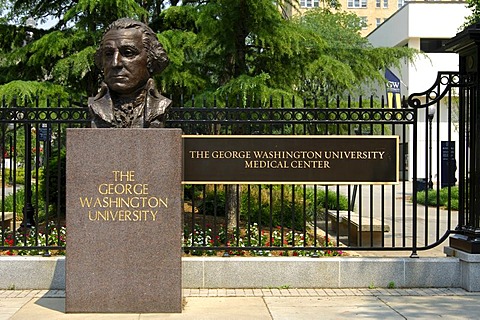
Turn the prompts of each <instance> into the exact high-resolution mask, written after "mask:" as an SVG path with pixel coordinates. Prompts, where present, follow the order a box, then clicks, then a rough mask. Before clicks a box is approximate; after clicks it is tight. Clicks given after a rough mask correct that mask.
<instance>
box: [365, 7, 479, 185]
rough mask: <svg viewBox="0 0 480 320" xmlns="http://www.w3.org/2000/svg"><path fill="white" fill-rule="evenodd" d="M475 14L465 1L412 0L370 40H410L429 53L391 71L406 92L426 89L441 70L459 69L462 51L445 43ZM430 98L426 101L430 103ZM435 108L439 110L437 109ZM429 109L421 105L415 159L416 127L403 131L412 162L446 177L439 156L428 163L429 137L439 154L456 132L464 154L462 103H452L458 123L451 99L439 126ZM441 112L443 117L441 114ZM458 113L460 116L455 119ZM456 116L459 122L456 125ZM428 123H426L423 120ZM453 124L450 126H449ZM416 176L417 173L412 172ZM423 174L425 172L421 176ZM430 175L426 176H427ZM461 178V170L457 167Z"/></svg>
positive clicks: (397, 43)
mask: <svg viewBox="0 0 480 320" xmlns="http://www.w3.org/2000/svg"><path fill="white" fill-rule="evenodd" d="M469 15H471V10H470V9H468V8H467V7H466V5H465V2H423V1H422V2H408V3H407V4H406V5H405V6H403V7H402V8H401V9H400V10H398V11H397V12H396V13H394V14H393V15H392V16H391V17H390V18H388V19H387V20H386V21H385V22H384V23H383V24H382V25H381V26H379V27H378V28H376V29H375V30H374V31H372V32H371V33H370V34H369V35H368V36H367V38H368V40H369V41H370V43H371V44H372V45H373V46H374V47H403V46H408V47H409V48H414V49H418V50H420V51H421V52H422V53H423V55H420V56H418V57H417V59H416V60H415V61H414V62H413V63H404V64H403V65H402V67H401V68H400V69H392V70H391V71H392V72H393V73H394V74H395V75H397V77H398V78H399V79H400V83H401V88H400V89H401V94H402V95H404V96H407V97H408V96H409V95H410V94H413V93H420V92H424V91H426V90H427V89H429V88H430V87H431V86H432V85H433V84H434V83H435V80H436V78H437V75H438V72H441V71H458V70H459V57H458V55H457V54H456V53H448V52H443V47H442V46H443V44H444V43H445V42H446V41H447V40H449V39H451V38H453V37H454V36H455V35H456V34H457V33H458V32H460V29H461V27H462V25H463V24H464V23H465V20H466V17H467V16H469ZM377 93H378V95H379V96H380V95H385V86H380V88H379V89H378V92H377ZM424 102H425V101H422V103H424ZM432 111H433V110H432ZM427 113H428V110H427V109H420V110H419V119H420V120H422V119H423V124H422V123H420V128H419V130H418V136H417V140H418V142H419V148H418V150H417V152H418V157H417V159H413V157H412V156H411V155H412V154H413V150H412V146H411V144H410V146H409V144H408V141H412V139H413V132H412V131H413V130H408V136H407V137H402V138H401V140H402V141H404V147H405V148H407V150H408V154H409V155H410V156H408V159H406V161H408V167H409V168H412V167H413V164H414V162H416V165H417V168H418V170H419V172H430V173H431V174H432V176H433V177H432V178H433V180H434V181H437V180H438V179H440V176H441V174H440V171H441V170H440V169H441V168H437V161H433V164H432V166H433V167H432V168H431V169H430V170H428V169H427V165H428V163H425V159H426V158H427V157H426V154H425V152H426V150H427V149H426V147H423V146H426V145H427V141H426V139H427V137H428V135H430V136H431V137H432V138H433V140H434V141H433V144H432V146H433V150H432V151H433V152H432V153H433V154H434V155H435V154H437V151H438V148H440V147H441V145H442V144H441V142H442V141H443V142H445V141H447V140H448V138H447V132H451V133H452V140H454V141H455V142H456V150H455V152H456V159H458V149H459V148H458V106H455V105H453V106H452V119H453V122H454V123H453V125H452V127H451V128H448V127H447V123H448V122H447V118H446V117H447V115H448V114H449V113H448V109H447V105H446V104H444V103H443V102H442V104H441V105H440V109H439V110H435V114H434V115H433V117H434V121H437V120H439V121H440V124H439V126H438V127H437V126H431V127H429V124H430V123H429V118H428V115H427ZM439 115H440V119H437V118H436V117H438V116H439ZM455 117H456V118H457V119H456V121H455ZM455 122H456V123H457V125H455ZM422 125H423V128H424V129H422V128H421V126H422ZM449 129H450V130H449ZM408 178H409V179H412V176H411V173H409V175H408ZM419 178H420V177H419ZM423 178H426V177H423ZM457 179H458V172H457Z"/></svg>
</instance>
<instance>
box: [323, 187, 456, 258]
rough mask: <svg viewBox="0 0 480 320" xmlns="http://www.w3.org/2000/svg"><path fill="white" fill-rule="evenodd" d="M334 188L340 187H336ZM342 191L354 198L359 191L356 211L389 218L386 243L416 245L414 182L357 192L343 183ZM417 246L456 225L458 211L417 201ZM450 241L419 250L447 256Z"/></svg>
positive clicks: (396, 253)
mask: <svg viewBox="0 0 480 320" xmlns="http://www.w3.org/2000/svg"><path fill="white" fill-rule="evenodd" d="M332 191H336V189H333V190H332ZM339 191H340V193H342V194H344V195H346V196H348V195H350V198H352V197H353V195H354V194H355V195H356V197H355V212H357V213H358V212H360V211H361V213H362V216H363V217H370V216H371V215H372V216H373V217H374V218H375V219H379V220H380V221H381V220H382V217H383V219H384V221H385V225H388V226H389V227H390V231H389V232H386V233H385V246H386V247H402V246H404V245H406V246H412V245H413V242H412V241H413V235H414V223H413V221H414V219H413V216H414V206H413V204H412V203H411V202H410V197H411V196H412V183H411V182H400V184H399V185H395V186H380V185H377V186H361V187H358V188H357V190H356V193H355V192H354V188H353V187H350V189H348V187H346V186H341V187H340V189H339ZM416 209H417V212H416V214H417V219H416V221H417V225H416V234H417V247H423V246H426V245H429V244H432V243H434V242H436V241H437V240H438V239H440V238H441V237H442V236H443V235H444V233H445V231H446V230H448V229H454V228H455V226H456V225H457V221H458V220H457V212H456V211H451V212H448V211H447V210H444V209H437V208H433V207H430V208H427V207H425V206H424V205H421V204H419V205H417V208H416ZM446 245H448V239H447V240H446V241H444V242H443V243H442V244H441V245H439V246H437V247H435V248H433V249H429V250H425V251H424V250H421V251H418V252H417V253H418V255H419V256H421V257H432V256H435V257H444V256H445V254H444V253H443V247H444V246H446ZM411 253H412V251H357V252H355V253H354V254H356V255H361V256H401V257H408V256H410V254H411Z"/></svg>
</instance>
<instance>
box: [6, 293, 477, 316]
mask: <svg viewBox="0 0 480 320" xmlns="http://www.w3.org/2000/svg"><path fill="white" fill-rule="evenodd" d="M183 294H184V297H185V307H184V310H183V312H182V313H181V314H65V313H64V309H65V291H58V290H50V291H48V290H44V291H42V290H0V320H6V319H20V320H27V319H35V320H43V319H45V320H46V319H48V320H53V319H120V320H122V319H132V320H133V319H228V320H234V319H245V320H251V319H274V320H295V319H322V320H323V319H352V318H353V319H355V318H364V319H383V320H385V319H433V318H442V319H480V303H479V302H480V293H478V292H476V293H470V292H467V291H465V290H463V289H459V288H444V289H184V293H183Z"/></svg>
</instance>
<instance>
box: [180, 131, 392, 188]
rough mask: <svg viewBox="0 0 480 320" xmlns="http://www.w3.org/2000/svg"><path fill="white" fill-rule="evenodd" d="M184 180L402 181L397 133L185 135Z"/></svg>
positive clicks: (221, 181) (386, 182) (234, 181)
mask: <svg viewBox="0 0 480 320" xmlns="http://www.w3.org/2000/svg"><path fill="white" fill-rule="evenodd" d="M183 143H184V179H183V183H184V184H201V183H220V184H237V183H248V184H260V183H274V184H317V183H318V184H347V183H348V184H393V183H398V172H399V171H398V136H278V135H277V136H190V135H184V136H183Z"/></svg>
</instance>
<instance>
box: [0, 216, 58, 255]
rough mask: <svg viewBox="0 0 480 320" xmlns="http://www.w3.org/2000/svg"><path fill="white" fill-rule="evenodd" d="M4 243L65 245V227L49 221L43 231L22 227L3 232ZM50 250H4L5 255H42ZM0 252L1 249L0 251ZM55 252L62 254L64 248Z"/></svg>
mask: <svg viewBox="0 0 480 320" xmlns="http://www.w3.org/2000/svg"><path fill="white" fill-rule="evenodd" d="M4 243H5V245H6V246H10V247H12V246H26V247H33V246H40V247H46V246H59V247H65V245H66V228H65V227H60V228H58V227H56V226H55V225H54V224H53V223H49V224H48V225H47V227H46V230H45V231H43V232H42V231H39V230H37V229H36V228H30V229H23V230H16V231H10V230H7V231H6V232H5V240H4ZM50 253H51V252H50V251H49V250H46V249H22V250H6V251H5V254H7V255H20V256H23V255H32V256H34V255H44V254H50ZM0 254H1V251H0ZM55 254H58V255H64V254H65V251H64V250H57V251H56V252H55Z"/></svg>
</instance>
